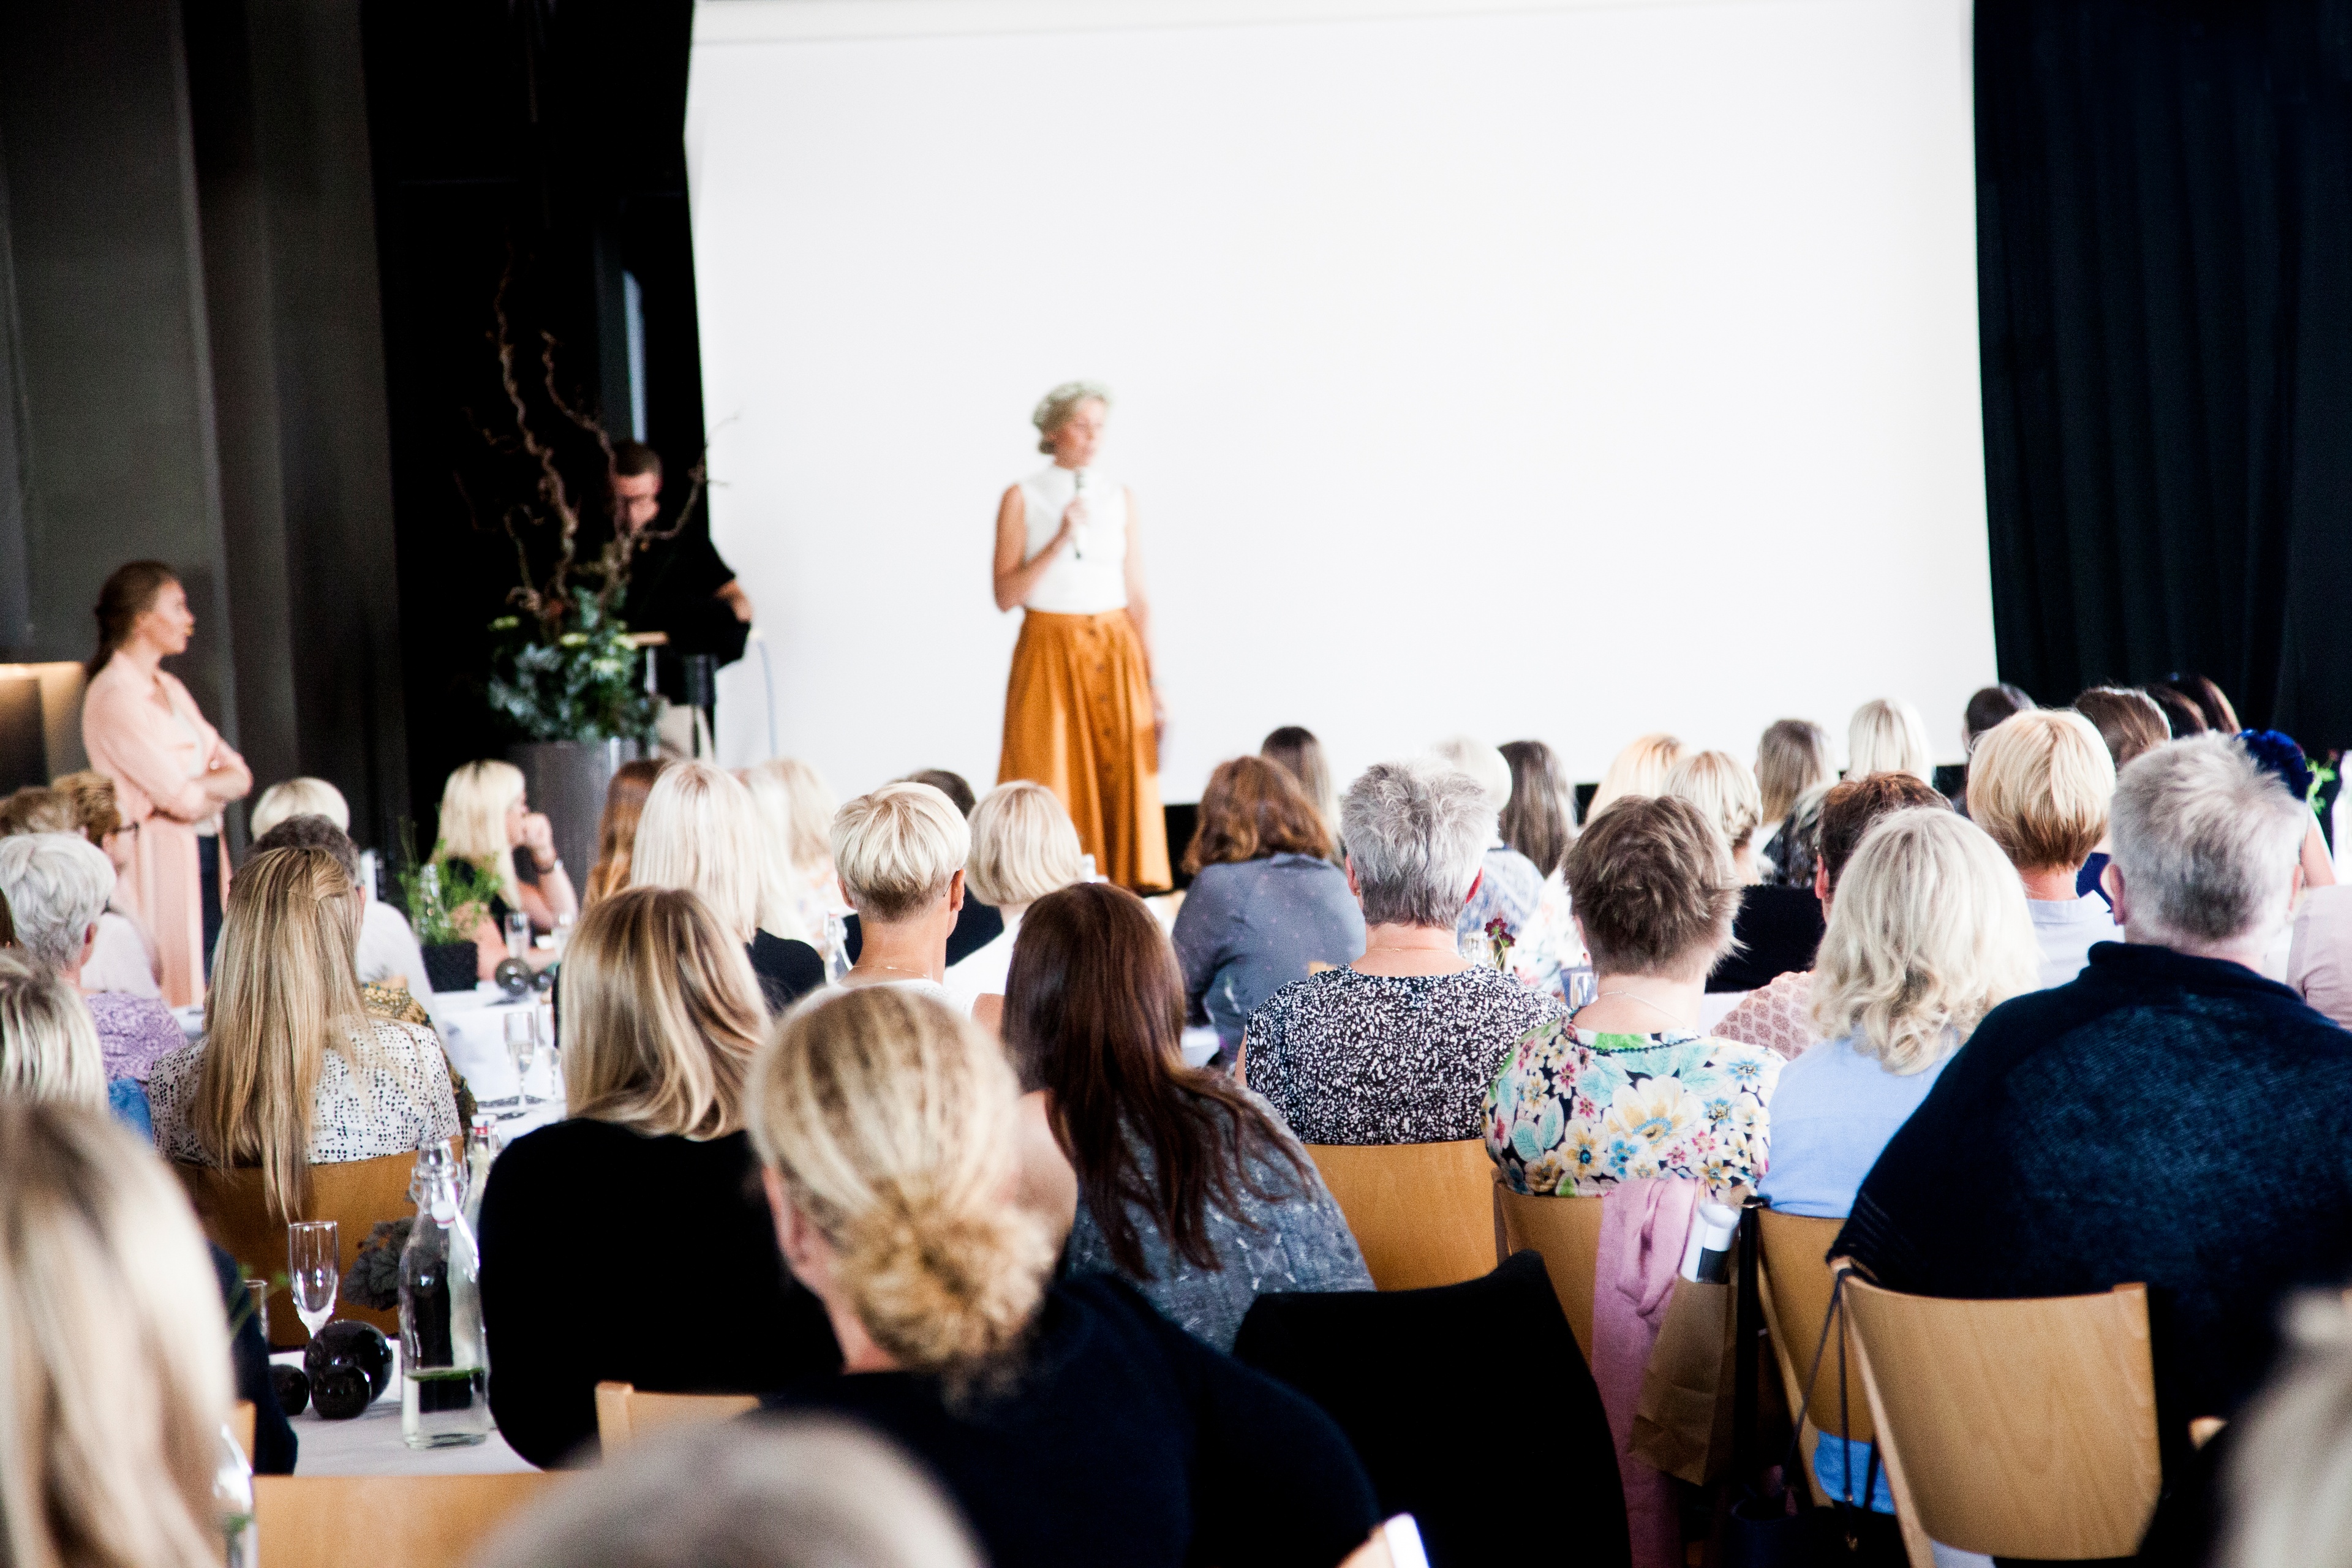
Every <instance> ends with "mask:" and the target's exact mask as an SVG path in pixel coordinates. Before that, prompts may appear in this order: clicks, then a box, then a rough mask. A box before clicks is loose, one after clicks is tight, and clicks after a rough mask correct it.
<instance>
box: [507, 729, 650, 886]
mask: <svg viewBox="0 0 2352 1568" xmlns="http://www.w3.org/2000/svg"><path fill="white" fill-rule="evenodd" d="M636 755H637V743H636V742H635V741H533V742H529V743H528V744H525V745H520V746H509V747H508V748H507V761H509V762H510V763H514V765H515V766H517V767H519V768H520V769H521V770H522V776H523V787H524V789H525V790H526V791H527V792H528V794H529V795H530V808H531V809H532V810H533V811H543V812H545V813H546V814H547V820H548V823H549V825H550V826H552V827H553V828H554V829H555V851H556V853H557V854H559V855H561V856H562V857H563V866H564V869H565V870H566V871H568V872H569V873H570V874H571V877H572V887H573V888H574V889H579V888H583V887H585V886H587V883H588V872H589V868H591V867H593V866H594V865H595V863H596V823H597V820H598V819H599V818H600V817H602V816H604V790H605V788H606V786H607V785H609V784H612V782H613V774H614V773H615V772H616V771H618V769H619V768H620V765H621V764H622V763H626V762H632V761H635V758H636Z"/></svg>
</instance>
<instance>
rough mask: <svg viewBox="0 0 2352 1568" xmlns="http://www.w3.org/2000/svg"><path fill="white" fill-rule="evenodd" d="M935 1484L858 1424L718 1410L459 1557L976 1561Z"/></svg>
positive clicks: (804, 1563)
mask: <svg viewBox="0 0 2352 1568" xmlns="http://www.w3.org/2000/svg"><path fill="white" fill-rule="evenodd" d="M979 1563H980V1553H979V1552H978V1551H977V1550H976V1549H975V1548H974V1546H973V1544H972V1541H971V1535H970V1534H969V1533H968V1532H967V1531H965V1528H964V1526H963V1523H962V1521H961V1519H960V1518H959V1517H958V1516H957V1513H956V1510H955V1507H954V1505H953V1504H952V1503H951V1502H950V1501H949V1500H948V1498H947V1496H946V1494H945V1493H943V1492H942V1491H940V1488H939V1486H938V1484H937V1483H936V1482H934V1481H932V1480H931V1479H929V1477H927V1476H925V1475H923V1474H922V1473H921V1472H920V1471H919V1470H918V1469H916V1468H915V1467H914V1466H913V1465H910V1464H909V1463H908V1462H907V1460H906V1459H905V1458H902V1457H901V1456H900V1455H899V1453H898V1450H897V1449H895V1448H894V1447H891V1446H890V1445H889V1444H887V1442H885V1441H884V1440H883V1439H881V1438H880V1437H877V1436H875V1435H874V1434H873V1433H871V1432H868V1431H866V1429H864V1428H863V1427H859V1426H852V1425H850V1424H849V1423H848V1422H846V1421H841V1420H837V1419H834V1418H830V1417H822V1416H798V1417H793V1418H791V1419H787V1420H780V1421H762V1422H759V1423H756V1424H753V1423H746V1422H741V1421H722V1422H719V1423H717V1424H715V1425H710V1426H693V1427H688V1428H686V1429H684V1430H674V1431H671V1432H667V1433H664V1434H661V1435H659V1436H654V1437H650V1438H646V1439H644V1440H642V1441H639V1442H636V1443H632V1444H630V1445H629V1446H628V1447H625V1448H622V1449H619V1450H618V1451H615V1452H608V1453H607V1454H606V1455H605V1457H604V1465H603V1467H602V1468H599V1469H598V1470H596V1471H595V1472H594V1477H593V1479H591V1478H590V1477H588V1476H584V1475H583V1476H581V1477H579V1478H578V1479H574V1480H572V1481H569V1482H567V1483H565V1484H564V1486H563V1487H562V1489H560V1490H558V1491H557V1493H556V1494H555V1496H554V1497H553V1498H551V1500H548V1501H547V1502H546V1503H545V1504H543V1505H541V1507H539V1508H536V1509H534V1510H530V1512H528V1513H526V1514H524V1515H523V1516H522V1517H521V1518H520V1519H519V1520H517V1521H515V1522H513V1523H512V1524H510V1525H509V1526H507V1527H506V1528H505V1529H503V1530H501V1531H499V1532H498V1533H497V1534H496V1535H495V1536H493V1537H492V1538H491V1540H490V1542H489V1543H488V1547H487V1548H486V1549H485V1550H484V1551H483V1552H481V1553H480V1554H479V1555H478V1556H477V1557H476V1558H475V1559H474V1560H473V1568H978V1565H979Z"/></svg>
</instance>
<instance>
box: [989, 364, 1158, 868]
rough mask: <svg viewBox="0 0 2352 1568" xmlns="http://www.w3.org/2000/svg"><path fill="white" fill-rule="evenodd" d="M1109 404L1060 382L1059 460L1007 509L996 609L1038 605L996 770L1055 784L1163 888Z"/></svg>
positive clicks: (1123, 864) (1093, 834) (1052, 441)
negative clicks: (1105, 440) (1110, 467)
mask: <svg viewBox="0 0 2352 1568" xmlns="http://www.w3.org/2000/svg"><path fill="white" fill-rule="evenodd" d="M1109 415H1110V392H1109V389H1108V388H1107V387H1102V386H1098V385H1097V384H1094V383H1092V382H1085V381H1074V382H1070V383H1067V384H1064V385H1061V386H1057V387H1055V389H1054V390H1053V391H1051V392H1049V393H1047V394H1046V395H1045V401H1044V402H1042V403H1040V404H1038V405H1037V411H1036V413H1035V414H1034V415H1033V416H1031V422H1032V423H1034V425H1035V426H1037V437H1038V438H1037V449H1038V450H1039V451H1041V452H1045V453H1049V454H1051V456H1052V457H1053V459H1054V461H1053V464H1052V466H1050V467H1048V468H1045V469H1044V470H1043V471H1041V472H1039V473H1035V474H1033V475H1031V476H1030V477H1029V478H1027V479H1024V480H1022V481H1021V482H1020V483H1019V484H1017V485H1014V486H1013V487H1012V488H1011V489H1007V490H1006V491H1005V492H1004V501H1003V505H1002V506H1000V507H999V508H998V509H997V513H996V607H997V608H998V609H1000V610H1010V609H1012V608H1013V607H1014V606H1015V605H1018V606H1020V607H1021V609H1022V611H1023V612H1024V613H1023V616H1022V620H1021V640H1020V641H1019V642H1018V643H1017V644H1015V645H1014V647H1013V677H1012V679H1011V680H1010V681H1009V682H1008V683H1007V686H1006V689H1005V693H1004V754H1003V762H1002V763H1000V764H999V765H998V767H997V774H996V777H997V782H998V783H999V784H1010V783H1012V782H1013V780H1015V779H1034V781H1036V782H1037V783H1039V784H1044V785H1045V786H1046V787H1047V788H1048V789H1051V790H1052V791H1053V792H1054V793H1055V795H1059V796H1060V797H1061V801H1062V804H1063V805H1065V806H1066V807H1067V808H1068V810H1069V813H1070V820H1071V821H1072V822H1074V823H1076V825H1077V829H1078V841H1079V842H1080V843H1081V844H1083V845H1084V846H1085V847H1086V850H1087V853H1088V854H1089V855H1092V856H1093V857H1094V858H1095V865H1096V868H1097V869H1099V870H1100V871H1101V872H1102V874H1103V875H1104V876H1106V877H1108V878H1109V879H1111V880H1112V881H1114V882H1117V883H1118V884H1119V885H1120V886H1121V887H1124V888H1131V889H1134V890H1135V891H1137V892H1139V893H1156V892H1161V891H1164V890H1165V889H1167V887H1168V885H1169V878H1168V828H1167V822H1166V819H1165V818H1164V817H1162V816H1161V815H1160V699H1159V694H1158V692H1157V691H1156V690H1155V689H1153V686H1152V682H1151V648H1150V640H1149V639H1150V606H1149V605H1148V604H1147V603H1146V601H1145V598H1144V594H1143V553H1142V551H1141V550H1140V548H1139V546H1138V544H1137V535H1136V507H1135V494H1134V492H1133V491H1131V490H1129V489H1127V487H1126V486H1124V485H1121V484H1119V483H1118V481H1116V480H1114V479H1108V478H1107V477H1106V476H1105V475H1104V474H1103V473H1102V471H1101V470H1100V469H1098V468H1096V467H1095V466H1094V461H1095V453H1096V450H1097V448H1098V447H1100V446H1101V445H1102V436H1103V426H1104V424H1105V423H1106V422H1107V421H1108V417H1109Z"/></svg>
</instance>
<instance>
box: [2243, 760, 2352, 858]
mask: <svg viewBox="0 0 2352 1568" xmlns="http://www.w3.org/2000/svg"><path fill="white" fill-rule="evenodd" d="M2238 744H2240V745H2241V746H2243V747H2245V748H2246V753H2247V755H2249V756H2251V757H2252V758H2253V759H2254V765H2255V766H2256V767H2259V768H2261V769H2262V770H2263V772H2264V773H2269V774H2270V775H2271V776H2272V777H2273V778H2275V779H2277V780H2278V782H2279V783H2281V784H2284V785H2285V786H2286V792H2287V794H2289V795H2293V796H2294V798H2295V799H2297V800H2300V801H2309V800H2310V799H2311V798H2312V785H2313V784H2314V783H2315V780H2314V779H2313V777H2312V773H2311V764H2310V763H2308V762H2307V761H2305V758H2304V754H2303V748H2302V746H2300V745H2298V744H2297V743H2296V742H2295V739H2294V736H2292V735H2284V734H2281V733H2280V732H2279V731H2276V730H2241V731H2238ZM2302 865H2303V885H2304V886H2305V888H2307V889H2308V888H2332V887H2334V886H2335V885H2336V863H2335V861H2333V860H2332V859H2330V858H2328V854H2327V836H2326V834H2324V833H2322V832H2321V831H2320V830H2319V816H2318V813H2316V812H2314V813H2313V814H2312V818H2311V822H2310V824H2309V825H2308V826H2305V828H2304V830H2303V857H2302Z"/></svg>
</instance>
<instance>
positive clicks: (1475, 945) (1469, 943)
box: [1456, 931, 1495, 969]
mask: <svg viewBox="0 0 2352 1568" xmlns="http://www.w3.org/2000/svg"><path fill="white" fill-rule="evenodd" d="M1456 946H1457V948H1458V949H1459V951H1460V952H1461V954H1462V956H1463V957H1464V958H1465V959H1466V960H1468V961H1469V962H1470V963H1473V964H1475V965H1476V966H1477V967H1479V968H1481V969H1492V968H1494V967H1495V943H1494V940H1493V939H1492V938H1490V937H1489V936H1487V934H1486V932H1485V931H1469V932H1466V933H1465V934H1464V936H1463V938H1462V940H1461V941H1460V942H1458V943H1457V944H1456Z"/></svg>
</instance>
